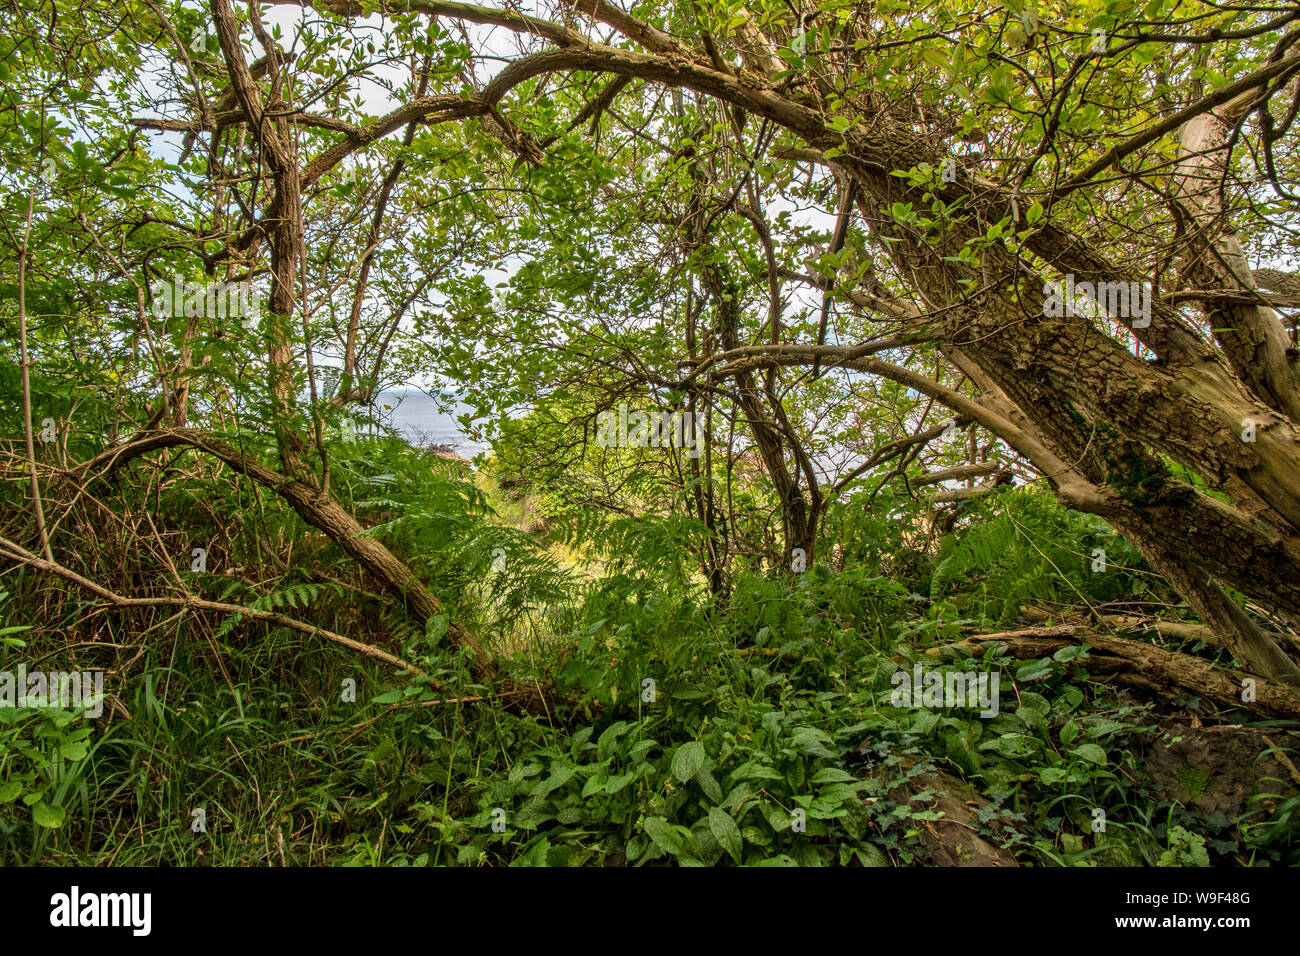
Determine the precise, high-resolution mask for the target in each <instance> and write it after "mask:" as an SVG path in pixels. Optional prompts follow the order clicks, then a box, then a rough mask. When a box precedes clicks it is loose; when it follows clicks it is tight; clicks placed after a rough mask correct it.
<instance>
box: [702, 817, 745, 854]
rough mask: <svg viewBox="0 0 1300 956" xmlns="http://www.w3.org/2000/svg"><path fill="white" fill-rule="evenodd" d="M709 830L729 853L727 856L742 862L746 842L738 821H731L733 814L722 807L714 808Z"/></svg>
mask: <svg viewBox="0 0 1300 956" xmlns="http://www.w3.org/2000/svg"><path fill="white" fill-rule="evenodd" d="M709 829H710V830H711V831H712V832H713V836H714V837H715V838H716V839H717V841H718V843H719V845H721V847H722V848H723V849H724V850H726V851H727V854H728V855H729V856H730V857H731V858H732V859H733V860H735V861H736V862H737V863H739V862H740V853H741V850H742V849H744V845H745V843H744V840H743V839H741V836H740V827H738V826H736V821H735V820H733V819H731V814H730V813H728V812H727V811H726V810H723V809H722V808H721V807H713V808H711V809H710V810H709Z"/></svg>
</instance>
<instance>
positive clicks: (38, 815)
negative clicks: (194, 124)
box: [32, 800, 64, 830]
mask: <svg viewBox="0 0 1300 956" xmlns="http://www.w3.org/2000/svg"><path fill="white" fill-rule="evenodd" d="M63 817H64V809H63V807H52V806H50V805H49V804H48V803H46V802H45V801H44V800H42V801H41V802H40V803H38V804H36V806H34V807H32V819H33V820H35V821H36V825H37V826H41V827H49V828H50V829H51V830H54V829H57V828H58V827H61V826H63Z"/></svg>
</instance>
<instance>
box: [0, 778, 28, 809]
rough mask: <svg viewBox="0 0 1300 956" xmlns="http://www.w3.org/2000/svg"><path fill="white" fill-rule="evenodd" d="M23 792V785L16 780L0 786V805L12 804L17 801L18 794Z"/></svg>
mask: <svg viewBox="0 0 1300 956" xmlns="http://www.w3.org/2000/svg"><path fill="white" fill-rule="evenodd" d="M22 792H23V785H22V783H21V782H19V781H17V780H10V781H9V782H7V783H3V784H0V803H13V802H14V801H15V800H17V799H18V794H20V793H22Z"/></svg>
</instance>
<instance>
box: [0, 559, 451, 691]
mask: <svg viewBox="0 0 1300 956" xmlns="http://www.w3.org/2000/svg"><path fill="white" fill-rule="evenodd" d="M0 556H3V557H6V558H8V559H9V560H11V561H13V562H14V563H16V564H23V565H27V566H28V567H32V568H35V569H36V570H37V571H43V572H45V573H47V574H54V575H57V576H58V577H61V578H64V579H65V580H68V581H71V582H73V583H74V584H76V585H78V586H80V587H82V588H85V589H86V590H87V591H90V592H92V593H93V594H95V595H96V596H98V597H101V598H103V599H104V600H105V601H108V602H109V603H110V604H113V605H115V606H117V607H183V608H194V609H196V610H199V611H218V612H221V613H224V614H242V615H243V616H245V617H250V618H252V619H253V620H255V621H265V622H266V623H268V624H276V625H278V626H280V627H287V628H289V629H290V630H294V631H298V632H299V633H302V634H310V635H312V636H313V637H316V636H320V637H323V638H325V639H326V640H327V641H333V642H334V643H335V644H339V645H341V646H343V647H346V648H348V649H350V650H354V651H357V652H358V653H360V654H364V655H365V656H366V657H372V658H374V659H375V660H377V661H382V662H383V663H385V664H391V665H393V666H394V667H397V668H400V669H402V670H404V671H407V672H408V673H411V674H415V675H417V676H419V677H424V676H427V675H426V674H425V672H424V671H422V670H420V668H418V667H416V666H415V665H414V664H408V663H407V662H406V661H404V660H402V659H401V658H400V657H394V656H393V655H392V654H389V653H388V652H387V651H384V650H381V649H379V648H378V647H375V646H373V645H371V644H363V643H361V642H360V641H354V640H352V638H350V637H344V636H343V635H342V634H335V633H334V632H333V631H327V630H325V629H324V628H322V627H317V626H316V625H314V624H308V623H306V622H305V621H299V620H297V619H295V618H292V617H289V616H287V615H285V614H280V613H278V612H276V611H261V610H257V609H255V608H251V607H244V606H243V605H240V604H226V603H223V602H221V601H208V600H206V599H204V598H199V597H195V596H193V595H191V594H187V595H185V596H184V597H167V596H161V597H147V598H130V597H124V596H123V595H121V594H118V593H117V592H115V591H110V590H109V589H108V588H106V587H103V586H102V585H99V584H96V583H95V582H94V581H91V580H90V579H89V578H84V577H82V576H81V575H80V574H78V573H77V572H76V571H73V570H71V569H69V568H65V567H64V566H63V565H61V564H58V563H56V562H53V561H46V560H45V559H43V558H40V557H37V556H36V555H34V554H32V553H31V552H30V551H27V550H26V549H25V548H22V547H19V546H18V545H16V544H14V543H13V542H12V541H10V540H8V539H7V538H0Z"/></svg>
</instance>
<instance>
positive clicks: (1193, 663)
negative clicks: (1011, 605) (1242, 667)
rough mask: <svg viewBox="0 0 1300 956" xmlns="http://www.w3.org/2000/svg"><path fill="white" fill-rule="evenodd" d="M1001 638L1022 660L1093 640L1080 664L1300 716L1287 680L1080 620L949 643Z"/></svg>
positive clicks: (1267, 712)
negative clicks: (1248, 694)
mask: <svg viewBox="0 0 1300 956" xmlns="http://www.w3.org/2000/svg"><path fill="white" fill-rule="evenodd" d="M988 643H998V644H1002V645H1003V646H1004V647H1006V649H1007V651H1008V652H1009V653H1011V655H1012V656H1014V657H1017V658H1022V659H1028V658H1038V657H1044V656H1047V655H1049V654H1052V653H1055V652H1056V651H1057V650H1060V649H1061V648H1062V647H1067V646H1069V645H1070V644H1088V645H1089V646H1090V647H1091V648H1092V649H1093V651H1094V652H1097V651H1100V652H1101V653H1100V654H1098V653H1093V654H1091V655H1089V656H1088V657H1086V658H1083V659H1081V660H1080V661H1079V663H1081V664H1083V665H1084V666H1085V667H1087V668H1088V669H1089V670H1090V671H1094V672H1097V673H1098V674H1101V675H1104V676H1107V677H1113V678H1114V679H1116V680H1119V681H1121V682H1122V683H1130V684H1136V685H1137V686H1140V687H1143V688H1146V689H1148V690H1150V689H1155V690H1160V691H1164V690H1165V688H1167V687H1168V685H1170V684H1173V685H1176V686H1178V687H1182V688H1184V689H1185V690H1188V691H1190V692H1192V693H1194V694H1199V695H1200V696H1203V697H1207V698H1209V699H1210V700H1212V701H1214V702H1215V703H1217V704H1220V705H1222V706H1224V707H1235V708H1240V709H1243V710H1247V711H1250V712H1251V713H1253V714H1258V715H1260V716H1271V715H1279V714H1280V715H1282V716H1285V717H1290V718H1293V719H1300V698H1297V696H1296V695H1295V693H1294V692H1292V690H1291V689H1290V688H1288V687H1287V686H1286V685H1284V684H1281V683H1279V682H1277V681H1269V680H1266V679H1265V678H1262V677H1256V676H1254V675H1251V674H1245V673H1242V672H1239V671H1228V670H1226V669H1224V668H1221V667H1218V666H1216V665H1214V664H1209V663H1207V662H1205V661H1202V660H1198V659H1197V658H1195V657H1191V656H1190V655H1187V654H1179V653H1176V652H1174V651H1168V650H1165V649H1164V648H1163V647H1156V646H1155V645H1154V644H1146V643H1144V642H1142V641H1132V640H1128V639H1127V638H1122V637H1113V636H1111V635H1108V634H1101V633H1098V632H1097V631H1093V630H1089V629H1088V628H1086V627H1081V626H1078V625H1074V624H1062V625H1058V626H1056V627H1029V628H1023V629H1020V630H1016V631H998V632H996V633H992V634H972V635H971V636H970V637H968V638H966V639H965V640H962V641H957V642H956V643H954V644H949V645H946V646H947V647H949V648H961V649H969V650H977V649H978V648H979V647H980V646H981V645H983V644H988ZM943 650H944V648H942V647H936V648H930V649H929V650H927V651H926V654H927V655H929V656H931V657H941V656H942V654H943ZM1246 680H1253V681H1254V682H1255V700H1253V701H1243V700H1242V699H1241V697H1242V691H1243V688H1244V681H1246Z"/></svg>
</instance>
